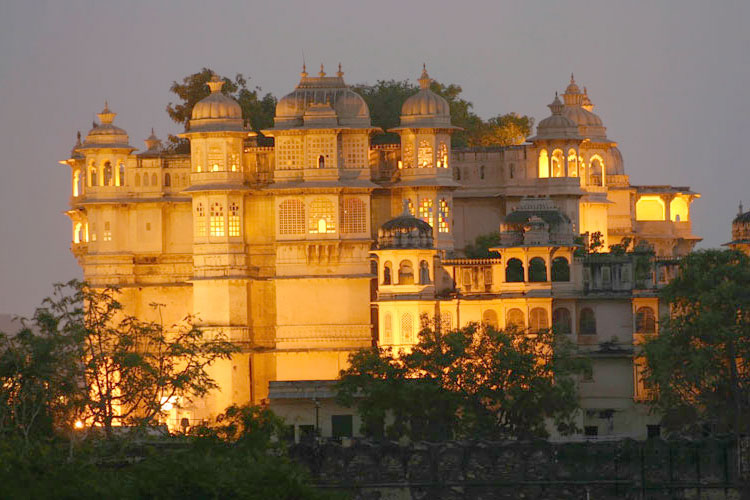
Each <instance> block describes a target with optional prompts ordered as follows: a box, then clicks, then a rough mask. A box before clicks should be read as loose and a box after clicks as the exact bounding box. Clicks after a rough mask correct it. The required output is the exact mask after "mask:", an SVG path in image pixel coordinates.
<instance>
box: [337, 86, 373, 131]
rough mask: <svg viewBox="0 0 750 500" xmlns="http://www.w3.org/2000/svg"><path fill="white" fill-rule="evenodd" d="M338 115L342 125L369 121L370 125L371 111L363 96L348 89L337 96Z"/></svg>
mask: <svg viewBox="0 0 750 500" xmlns="http://www.w3.org/2000/svg"><path fill="white" fill-rule="evenodd" d="M334 108H335V109H336V114H337V115H338V117H339V122H341V124H342V125H348V124H349V121H350V120H367V124H368V125H369V123H370V109H369V108H368V107H367V103H366V102H365V100H364V99H363V98H362V96H361V95H359V94H357V93H356V92H354V91H353V90H350V89H346V90H345V91H343V92H341V93H340V94H339V95H337V96H336V100H335V103H334Z"/></svg>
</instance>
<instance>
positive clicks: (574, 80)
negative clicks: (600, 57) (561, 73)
mask: <svg viewBox="0 0 750 500" xmlns="http://www.w3.org/2000/svg"><path fill="white" fill-rule="evenodd" d="M575 82H576V79H575V78H574V77H573V73H572V72H571V73H570V83H575Z"/></svg>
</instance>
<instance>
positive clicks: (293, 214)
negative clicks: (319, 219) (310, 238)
mask: <svg viewBox="0 0 750 500" xmlns="http://www.w3.org/2000/svg"><path fill="white" fill-rule="evenodd" d="M304 232H305V205H304V203H302V201H300V200H284V201H283V202H281V204H280V205H279V234H302V233H304Z"/></svg>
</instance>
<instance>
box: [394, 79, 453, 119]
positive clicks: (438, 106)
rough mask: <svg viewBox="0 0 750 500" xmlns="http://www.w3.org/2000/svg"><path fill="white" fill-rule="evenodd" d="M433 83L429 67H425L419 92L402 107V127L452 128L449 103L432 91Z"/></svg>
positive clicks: (420, 80)
mask: <svg viewBox="0 0 750 500" xmlns="http://www.w3.org/2000/svg"><path fill="white" fill-rule="evenodd" d="M431 82H432V79H431V78H430V75H428V74H427V67H426V66H424V65H423V66H422V76H420V77H419V87H420V90H419V92H417V93H416V94H414V95H413V96H411V97H409V98H408V99H407V100H406V102H404V105H403V106H402V107H401V126H402V127H441V128H445V127H448V128H451V110H450V106H449V105H448V101H446V100H445V99H444V98H443V97H441V96H439V95H437V94H436V93H435V92H433V91H432V90H430V83H431Z"/></svg>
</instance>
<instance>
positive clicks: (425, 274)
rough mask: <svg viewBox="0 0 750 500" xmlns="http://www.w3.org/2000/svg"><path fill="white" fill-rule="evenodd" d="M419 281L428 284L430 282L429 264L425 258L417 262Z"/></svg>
mask: <svg viewBox="0 0 750 500" xmlns="http://www.w3.org/2000/svg"><path fill="white" fill-rule="evenodd" d="M419 283H420V284H421V285H429V284H430V283H432V280H430V266H429V264H427V261H426V260H423V261H421V262H420V263H419Z"/></svg>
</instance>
